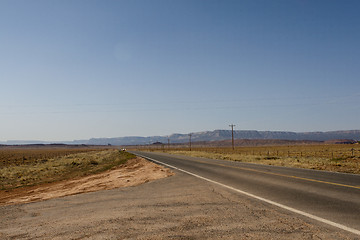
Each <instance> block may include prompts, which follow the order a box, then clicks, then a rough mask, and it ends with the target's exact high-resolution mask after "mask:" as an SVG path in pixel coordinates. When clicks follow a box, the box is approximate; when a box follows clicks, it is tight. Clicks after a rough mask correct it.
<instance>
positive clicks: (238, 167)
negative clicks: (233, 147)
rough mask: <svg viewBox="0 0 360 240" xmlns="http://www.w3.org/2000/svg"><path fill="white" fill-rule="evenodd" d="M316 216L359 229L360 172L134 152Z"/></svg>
mask: <svg viewBox="0 0 360 240" xmlns="http://www.w3.org/2000/svg"><path fill="white" fill-rule="evenodd" d="M133 153H134V154H136V155H139V156H142V157H145V158H147V159H148V160H151V161H154V162H157V163H160V164H164V165H166V166H168V167H172V168H175V169H177V170H179V171H183V172H186V173H188V174H190V175H193V176H194V177H198V178H201V179H203V180H205V181H209V182H212V183H214V184H218V185H220V186H223V187H226V188H230V189H232V190H234V191H237V192H240V193H242V194H245V195H247V196H248V197H251V198H254V199H257V200H260V201H264V202H267V203H269V204H272V205H275V206H277V207H279V208H282V209H286V210H288V211H290V212H295V213H296V214H300V215H303V216H306V217H309V218H312V219H314V220H316V221H319V222H322V223H325V224H329V225H332V226H335V227H338V228H340V229H343V230H346V231H348V232H351V233H354V234H357V235H360V176H359V175H353V174H342V173H331V172H323V171H314V170H306V169H296V168H287V167H275V166H265V165H257V164H250V163H241V162H233V161H224V160H214V159H205V158H193V157H188V156H179V155H170V154H165V153H149V152H133Z"/></svg>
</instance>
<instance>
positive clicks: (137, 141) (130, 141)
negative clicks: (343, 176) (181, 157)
mask: <svg viewBox="0 0 360 240" xmlns="http://www.w3.org/2000/svg"><path fill="white" fill-rule="evenodd" d="M234 138H235V139H281V140H313V141H326V140H332V139H354V140H357V141H359V140H360V130H348V131H331V132H299V133H297V132H285V131H256V130H236V131H234ZM168 139H170V143H185V142H188V141H189V135H188V134H179V133H176V134H172V135H170V136H169V137H168V136H151V137H118V138H91V139H89V140H74V141H66V142H45V141H21V140H17V141H6V142H0V144H9V145H11V144H41V143H44V144H48V143H65V144H88V145H108V144H111V145H144V144H152V143H154V142H162V143H167V142H168ZM228 139H231V130H215V131H206V132H196V133H193V134H192V137H191V140H192V141H194V142H195V141H221V140H228Z"/></svg>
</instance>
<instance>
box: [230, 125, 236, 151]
mask: <svg viewBox="0 0 360 240" xmlns="http://www.w3.org/2000/svg"><path fill="white" fill-rule="evenodd" d="M229 127H231V144H232V149H233V150H234V149H235V148H234V127H235V125H234V124H230V125H229Z"/></svg>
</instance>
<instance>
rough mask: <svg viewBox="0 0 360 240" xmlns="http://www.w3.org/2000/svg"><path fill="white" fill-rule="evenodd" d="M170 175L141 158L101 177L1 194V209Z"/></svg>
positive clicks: (2, 191)
mask: <svg viewBox="0 0 360 240" xmlns="http://www.w3.org/2000/svg"><path fill="white" fill-rule="evenodd" d="M171 175H173V172H172V171H170V170H169V169H167V168H164V167H162V166H159V165H156V164H155V163H152V162H149V161H147V160H145V159H143V158H140V157H137V158H134V159H130V160H128V161H127V163H126V164H123V165H121V166H120V167H118V168H116V169H112V170H109V171H106V172H103V173H99V174H94V175H90V176H87V177H82V178H78V179H73V180H66V181H61V182H55V183H49V184H43V185H40V186H34V187H25V188H18V189H14V190H1V191H0V206H1V205H10V204H20V203H28V202H35V201H43V200H47V199H52V198H57V197H63V196H68V195H74V194H79V193H86V192H95V191H99V190H108V189H113V188H119V187H130V186H136V185H139V184H142V183H146V182H149V181H151V180H156V179H160V178H165V177H168V176H171Z"/></svg>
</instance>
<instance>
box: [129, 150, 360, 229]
mask: <svg viewBox="0 0 360 240" xmlns="http://www.w3.org/2000/svg"><path fill="white" fill-rule="evenodd" d="M136 155H138V156H140V157H143V158H146V159H149V160H151V161H153V162H156V163H159V164H162V165H164V166H167V167H170V168H173V169H176V170H178V171H181V172H184V173H186V174H189V175H192V176H194V177H197V178H200V179H202V180H205V181H208V182H211V183H214V184H217V185H219V186H222V187H224V188H227V189H230V190H233V191H235V192H238V193H241V194H244V195H247V196H249V197H252V198H255V199H258V200H260V201H263V202H266V203H269V204H271V205H274V206H277V207H280V208H283V209H286V210H288V211H290V212H294V213H297V214H300V215H303V216H305V217H308V218H311V219H314V220H317V221H319V222H322V223H326V224H328V225H331V226H333V227H337V228H340V229H342V230H345V231H348V232H351V233H354V234H357V235H360V231H359V230H357V229H354V228H350V227H347V226H345V225H342V224H339V223H336V222H332V221H330V220H327V219H324V218H321V217H318V216H315V215H312V214H310V213H306V212H303V211H301V210H297V209H295V208H292V207H288V206H285V205H283V204H280V203H277V202H274V201H271V200H268V199H266V198H262V197H259V196H256V195H254V194H251V193H248V192H245V191H242V190H239V189H237V188H233V187H231V186H228V185H225V184H223V183H219V182H216V181H214V180H211V179H209V178H205V177H202V176H200V175H197V174H195V173H192V172H188V171H186V170H183V169H180V168H178V167H175V166H172V165H170V164H167V163H163V162H160V161H158V160H155V159H153V158H150V157H146V156H143V155H140V154H136Z"/></svg>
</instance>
